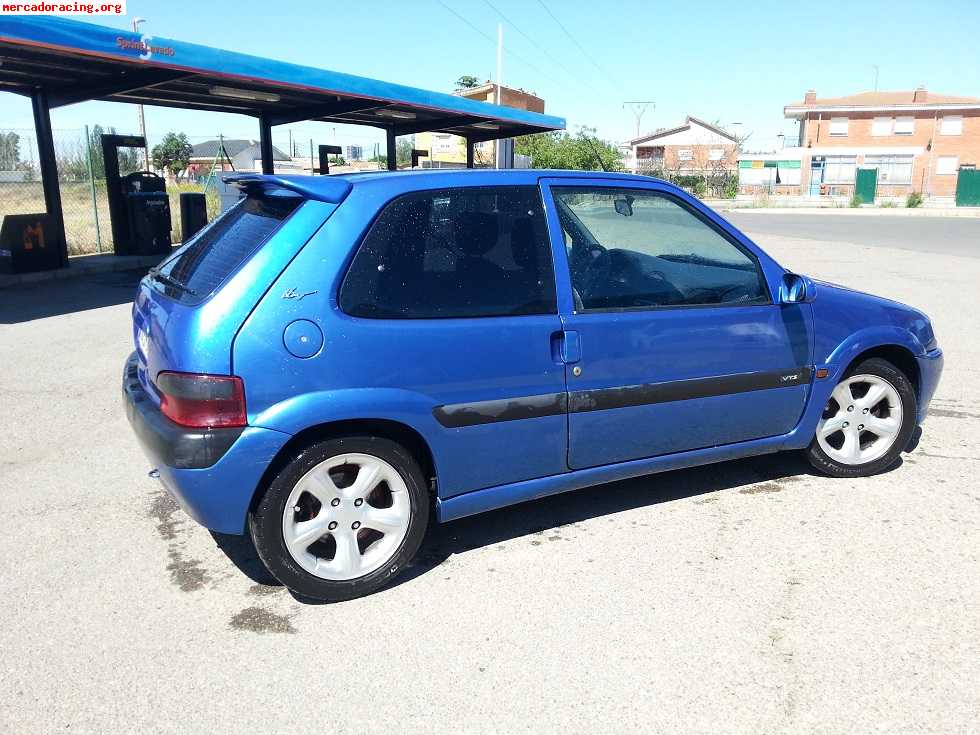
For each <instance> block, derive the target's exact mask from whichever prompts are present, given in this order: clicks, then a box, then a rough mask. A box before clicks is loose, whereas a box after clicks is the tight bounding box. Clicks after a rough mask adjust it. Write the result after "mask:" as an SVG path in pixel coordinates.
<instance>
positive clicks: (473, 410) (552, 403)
mask: <svg viewBox="0 0 980 735" xmlns="http://www.w3.org/2000/svg"><path fill="white" fill-rule="evenodd" d="M567 401H568V398H567V395H566V394H565V393H547V394H545V395H540V396H526V397H523V398H501V399H499V400H494V401H478V402H476V403H452V404H449V405H446V406H436V407H435V408H434V409H432V415H433V416H435V417H436V421H438V422H439V423H440V424H442V425H443V426H445V427H446V428H447V429H458V428H459V427H461V426H478V425H480V424H493V423H496V422H497V421H515V420H516V419H536V418H540V417H542V416H557V415H560V414H563V413H565V411H566V405H567Z"/></svg>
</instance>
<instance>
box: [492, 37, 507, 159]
mask: <svg viewBox="0 0 980 735" xmlns="http://www.w3.org/2000/svg"><path fill="white" fill-rule="evenodd" d="M503 75H504V24H503V23H498V24H497V93H496V95H495V96H494V101H495V102H496V103H497V104H498V105H499V104H501V103H502V102H503V100H504V94H503V90H501V89H500V85H501V84H503V79H502V78H501V77H503ZM504 156H505V152H504V146H502V145H501V141H500V139H499V138H498V139H497V140H495V141H494V142H493V158H494V165H495V166H496V167H497V168H504V167H505V161H504Z"/></svg>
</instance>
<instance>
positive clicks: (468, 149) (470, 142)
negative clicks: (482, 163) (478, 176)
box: [466, 138, 476, 168]
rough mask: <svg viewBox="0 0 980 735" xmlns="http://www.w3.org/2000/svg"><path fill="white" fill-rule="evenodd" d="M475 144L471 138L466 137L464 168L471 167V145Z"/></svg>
mask: <svg viewBox="0 0 980 735" xmlns="http://www.w3.org/2000/svg"><path fill="white" fill-rule="evenodd" d="M474 145H476V144H475V143H474V142H473V139H472V138H467V139H466V168H473V146H474Z"/></svg>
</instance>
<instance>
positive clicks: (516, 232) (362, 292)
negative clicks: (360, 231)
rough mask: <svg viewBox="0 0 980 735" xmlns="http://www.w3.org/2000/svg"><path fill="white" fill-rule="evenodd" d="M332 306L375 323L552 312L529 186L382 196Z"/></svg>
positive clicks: (540, 227)
mask: <svg viewBox="0 0 980 735" xmlns="http://www.w3.org/2000/svg"><path fill="white" fill-rule="evenodd" d="M340 308H341V309H343V310H344V311H345V312H346V313H348V314H351V315H353V316H360V317H369V318H377V319H430V318H447V317H479V316H504V315H516V314H553V313H555V312H556V311H557V307H556V303H555V282H554V269H553V267H552V261H551V249H550V246H549V244H548V237H547V225H546V224H545V218H544V212H543V209H542V206H541V196H540V194H539V192H538V189H537V187H533V186H508V187H483V188H465V189H462V188H461V189H441V190H437V191H424V192H416V193H413V194H406V195H404V196H401V197H399V198H398V199H395V200H394V201H392V202H390V203H389V204H388V205H386V206H385V208H384V209H383V210H382V212H381V214H380V215H379V216H378V218H377V220H375V222H374V224H373V225H372V226H371V229H370V230H369V231H368V233H367V235H366V236H365V238H364V240H363V241H362V242H361V246H360V248H359V249H358V251H357V255H355V256H354V261H353V263H351V267H350V270H349V271H348V272H347V277H346V278H345V279H344V283H343V285H342V286H341V289H340Z"/></svg>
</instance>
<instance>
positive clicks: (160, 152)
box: [150, 132, 191, 180]
mask: <svg viewBox="0 0 980 735" xmlns="http://www.w3.org/2000/svg"><path fill="white" fill-rule="evenodd" d="M150 156H151V157H152V158H153V166H154V167H155V168H157V169H160V170H162V171H163V170H165V171H168V172H169V173H170V175H171V176H173V177H174V178H175V179H178V180H179V179H180V174H181V172H183V171H186V170H187V167H188V166H189V165H190V162H191V144H190V142H189V141H188V140H187V136H186V135H185V134H184V133H174V132H170V133H167V134H166V135H165V136H163V142H161V143H158V144H157V145H155V146H153V151H152V152H151V154H150Z"/></svg>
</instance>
